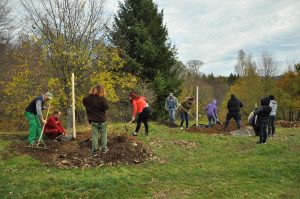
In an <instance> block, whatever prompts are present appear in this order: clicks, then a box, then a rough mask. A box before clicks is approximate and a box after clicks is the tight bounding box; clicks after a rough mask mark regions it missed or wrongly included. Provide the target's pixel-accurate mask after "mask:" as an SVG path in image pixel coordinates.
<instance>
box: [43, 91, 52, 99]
mask: <svg viewBox="0 0 300 199" xmlns="http://www.w3.org/2000/svg"><path fill="white" fill-rule="evenodd" d="M45 96H47V97H48V98H49V99H50V100H52V98H53V95H52V93H50V92H47V93H46V94H45Z"/></svg>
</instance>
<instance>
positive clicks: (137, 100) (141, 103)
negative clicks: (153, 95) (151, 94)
mask: <svg viewBox="0 0 300 199" xmlns="http://www.w3.org/2000/svg"><path fill="white" fill-rule="evenodd" d="M129 100H130V103H131V104H132V106H133V113H132V120H131V122H133V121H134V120H135V118H136V116H137V114H138V117H137V122H136V129H135V132H133V133H132V135H133V136H137V135H138V132H139V130H140V128H141V123H142V122H143V123H144V127H145V135H148V132H149V127H148V118H149V115H150V110H149V105H148V103H147V100H146V98H145V97H144V96H139V95H137V94H136V93H134V92H132V93H130V94H129Z"/></svg>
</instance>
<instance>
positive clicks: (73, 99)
mask: <svg viewBox="0 0 300 199" xmlns="http://www.w3.org/2000/svg"><path fill="white" fill-rule="evenodd" d="M72 116H73V137H74V138H76V127H75V76H74V73H72Z"/></svg>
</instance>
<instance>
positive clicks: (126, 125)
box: [125, 120, 134, 132]
mask: <svg viewBox="0 0 300 199" xmlns="http://www.w3.org/2000/svg"><path fill="white" fill-rule="evenodd" d="M133 121H134V120H131V121H130V122H128V123H127V124H125V130H126V131H127V132H128V125H129V124H131V123H132V122H133Z"/></svg>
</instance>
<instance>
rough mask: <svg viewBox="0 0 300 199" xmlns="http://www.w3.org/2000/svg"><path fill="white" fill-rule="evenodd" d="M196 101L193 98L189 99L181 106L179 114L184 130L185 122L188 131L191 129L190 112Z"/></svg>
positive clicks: (181, 127) (181, 126)
mask: <svg viewBox="0 0 300 199" xmlns="http://www.w3.org/2000/svg"><path fill="white" fill-rule="evenodd" d="M194 101H195V99H194V98H193V97H187V98H185V100H184V101H183V102H181V104H179V107H178V112H179V114H180V118H181V122H180V129H183V123H184V121H185V127H186V129H188V128H189V112H188V111H189V110H190V109H191V108H192V106H193V104H194Z"/></svg>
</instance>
